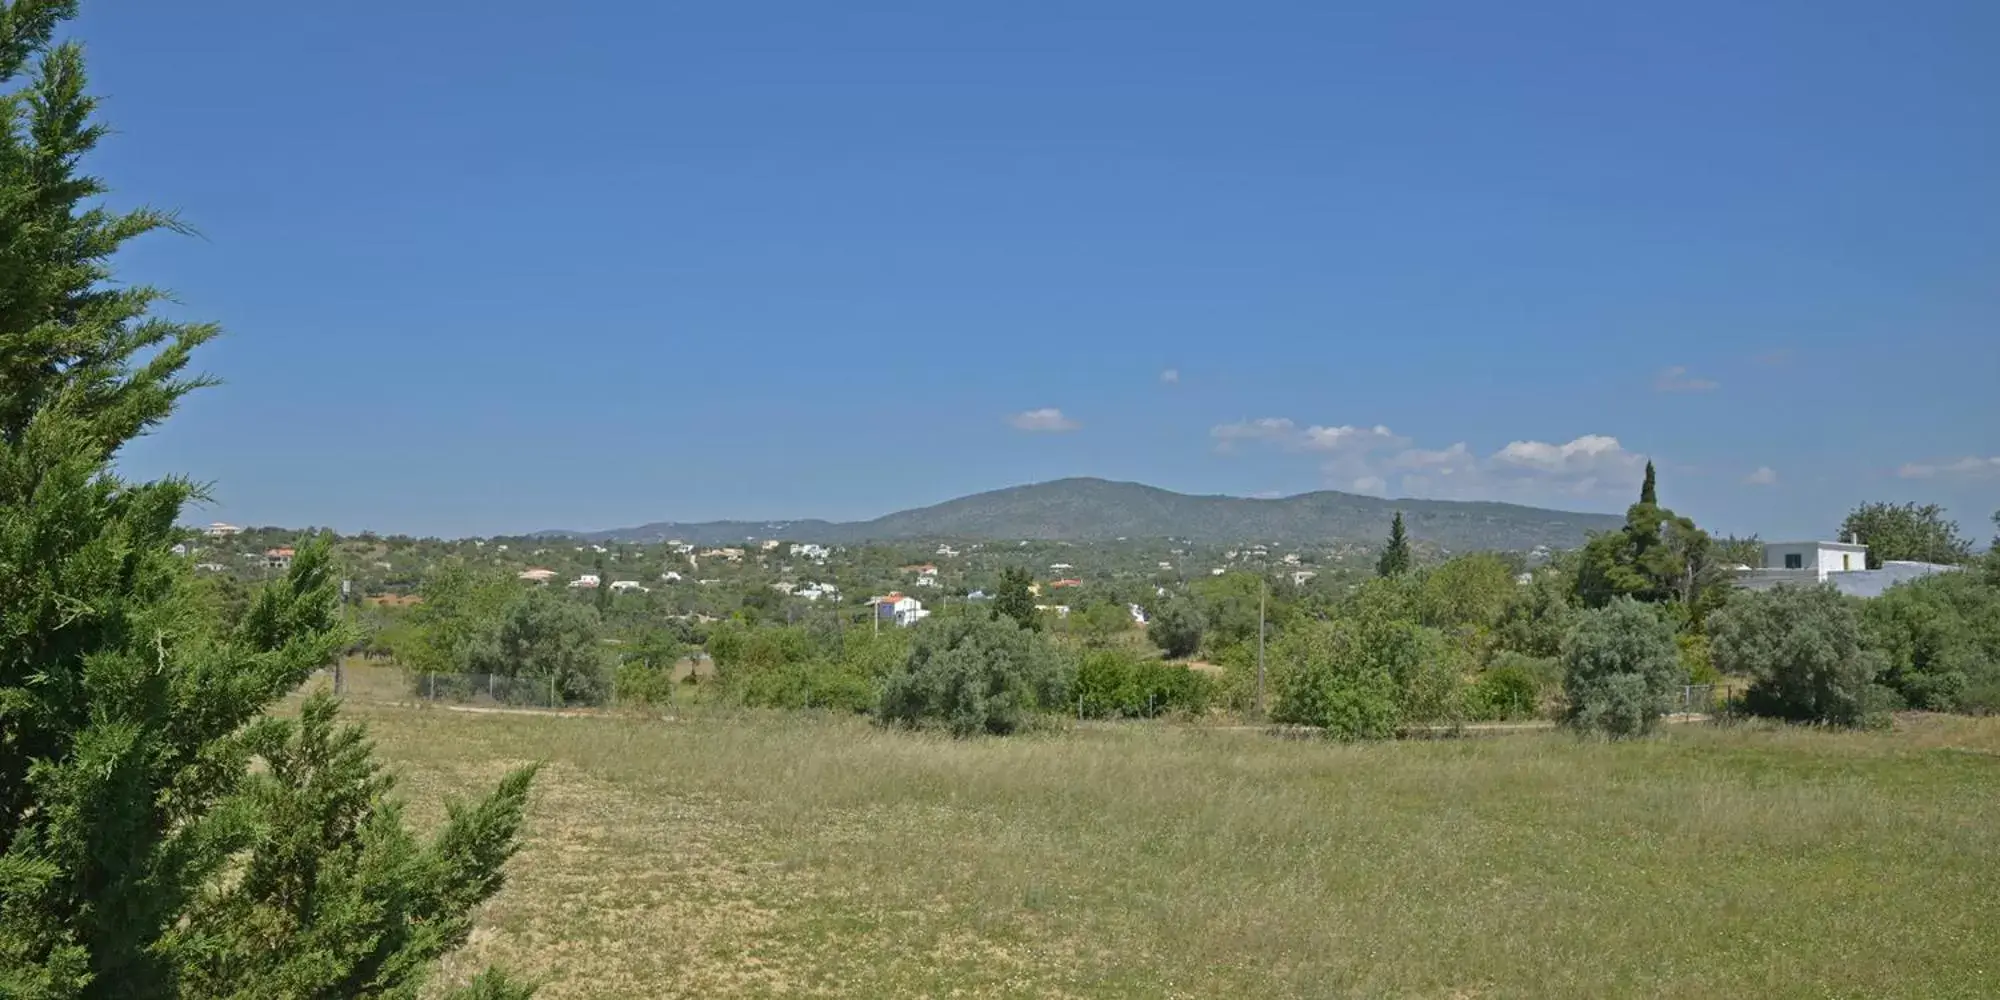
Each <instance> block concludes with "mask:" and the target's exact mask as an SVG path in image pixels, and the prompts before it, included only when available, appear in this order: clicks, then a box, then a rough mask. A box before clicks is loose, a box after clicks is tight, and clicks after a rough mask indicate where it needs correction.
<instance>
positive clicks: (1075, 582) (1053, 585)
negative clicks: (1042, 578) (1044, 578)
mask: <svg viewBox="0 0 2000 1000" xmlns="http://www.w3.org/2000/svg"><path fill="white" fill-rule="evenodd" d="M1081 586H1083V581H1082V580H1079V579H1077V578H1076V577H1073V576H1070V577H1064V578H1063V579H1060V580H1050V581H1049V589H1050V590H1056V589H1059V588H1062V587H1081Z"/></svg>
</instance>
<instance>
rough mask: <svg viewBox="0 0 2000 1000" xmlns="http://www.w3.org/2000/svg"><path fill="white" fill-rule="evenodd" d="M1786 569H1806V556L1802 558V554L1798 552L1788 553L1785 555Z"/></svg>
mask: <svg viewBox="0 0 2000 1000" xmlns="http://www.w3.org/2000/svg"><path fill="white" fill-rule="evenodd" d="M1785 568H1786V569H1805V568H1806V557H1805V556H1802V555H1800V554H1798V553H1797V552H1787V553H1785Z"/></svg>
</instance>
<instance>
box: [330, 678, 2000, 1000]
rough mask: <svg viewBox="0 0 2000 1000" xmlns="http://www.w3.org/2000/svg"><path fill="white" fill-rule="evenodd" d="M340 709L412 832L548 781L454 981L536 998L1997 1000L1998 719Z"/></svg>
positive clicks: (452, 968) (453, 971)
mask: <svg viewBox="0 0 2000 1000" xmlns="http://www.w3.org/2000/svg"><path fill="white" fill-rule="evenodd" d="M351 711H352V712H353V713H354V714H356V715H358V716H359V717H362V718H365V719H367V720H368V721H369V722H370V724H371V725H372V727H373V729H374V732H375V733H376V735H377V738H378V739H379V741H380V744H381V748H382V750H383V752H384V754H385V756H386V757H387V758H388V759H389V760H390V761H392V763H393V765H394V766H395V768H396V769H397V771H398V773H399V774H401V775H402V776H403V779H404V783H403V785H402V790H403V793H404V794H405V795H406V796H407V797H408V798H409V799H410V801H411V804H412V809H413V811H414V813H415V815H416V816H417V817H418V818H419V819H422V820H426V821H427V820H429V819H430V818H433V817H435V816H437V815H438V814H439V813H440V805H439V799H440V793H455V792H462V791H469V790H472V789H475V788H479V787H482V786H485V785H487V784H489V783H490V782H491V781H492V780H493V779H495V778H496V777H497V776H498V775H499V774H500V773H501V772H502V771H503V770H505V769H506V768H508V767H509V766H511V765H513V764H516V763H518V762H521V761H524V760H543V761H546V762H547V765H548V766H547V768H546V770H544V772H543V777H542V779H541V781H540V784H539V788H538V792H537V794H536V797H535V800H534V803H533V807H532V810H531V813H530V818H529V824H528V834H527V841H528V842H527V846H526V849H525V850H524V851H523V852H522V854H521V855H520V856H519V857H517V858H516V859H515V861H514V862H513V863H512V865H511V867H510V869H509V870H510V873H511V880H510V882H509V884H508V886H507V888H506V889H505V890H504V891H503V892H502V893H501V895H500V896H499V897H498V898H497V899H496V900H495V901H494V902H493V903H492V904H491V905H490V906H489V907H488V908H487V910H486V911H485V913H484V914H483V915H482V917H481V921H480V928H479V929H478V930H477V931H476V932H475V933H474V936H473V939H472V944H471V945H470V946H469V947H468V948H467V949H466V951H465V952H464V953H462V954H461V955H460V956H458V957H457V958H455V959H454V960H453V961H452V962H451V963H450V964H449V965H448V967H447V971H448V973H449V975H451V976H454V977H462V976H463V975H465V974H467V972H468V971H469V970H470V969H472V968H473V967H475V966H476V965H480V964H484V963H486V962H488V961H500V962H503V963H505V964H507V965H509V966H511V967H513V968H514V969H516V970H518V971H522V972H526V973H529V974H531V975H534V976H538V977H541V978H543V980H544V981H545V982H546V984H547V985H546V986H545V987H544V994H543V995H545V996H549V997H606V996H629V997H656V996H855V997H876V996H942V995H958V996H1015V997H1050V996H1075V997H1096V996H1130V997H1155V996H1227V997H1249V996H1257V997H1274V996H1276V997H1285V996H1297V997H1307V996H1313V997H1317V996H1365V997H1453V998H1469V997H1606V996H1644V997H1721V996H1732V997H1734V996H1759V997H1838V996H1855V997H1864V996H1865V997H1883V996H1902V997H1991V996H1996V995H2000V720H1994V719H1988V720H1971V719H1956V718H1942V717H1927V718H1912V719H1906V720H1904V721H1903V722H1902V723H1901V724H1900V725H1899V727H1898V729H1897V731H1895V732H1893V733H1821V732H1810V731H1802V730H1779V729H1770V728H1722V727H1712V726H1682V727H1675V728H1674V730H1673V731H1672V732H1670V733H1669V734H1667V735H1665V736H1662V737H1658V738H1654V739H1650V740H1646V741H1642V742H1636V743H1631V744H1625V745H1610V744H1604V743H1596V742H1583V741H1579V740H1577V739H1574V738H1572V737H1569V736H1567V735H1562V734H1530V735H1520V736H1507V737H1491V738H1482V739H1462V740H1444V741H1435V742H1400V743H1384V744H1374V745H1361V746H1340V745H1332V744H1327V743H1321V742H1316V741H1301V740H1283V739H1277V738H1273V737H1270V736H1266V735H1263V734H1260V733H1255V732H1243V731H1218V730H1204V729H1199V728H1192V727H1175V726H1165V725H1134V726H1129V727H1122V728H1121V727H1105V728H1097V729H1086V730H1081V731H1077V732H1073V733H1063V734H1050V735H1043V736H1033V737H1024V738H1014V739H1006V740H982V741H973V742H963V743H955V742H952V741H949V740H944V739H937V738H929V737H919V736H912V735H907V734H900V733H892V732H884V731H880V730H877V729H874V728H871V727H870V726H869V725H867V724H865V723H863V722H859V721H853V720H846V719H813V718H807V717H802V716H781V715H748V716H737V717H729V716H716V717H710V718H700V719H694V720H689V721H679V722H663V721H649V720H639V719H612V718H554V717H546V716H532V715H509V714H486V715H476V714H470V713H463V712H455V711H450V710H445V709H439V708H430V709H418V708H395V707H387V706H379V705H378V706H369V705H355V706H354V707H353V708H352V709H351Z"/></svg>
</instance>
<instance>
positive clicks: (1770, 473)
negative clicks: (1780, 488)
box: [1743, 465, 1778, 486]
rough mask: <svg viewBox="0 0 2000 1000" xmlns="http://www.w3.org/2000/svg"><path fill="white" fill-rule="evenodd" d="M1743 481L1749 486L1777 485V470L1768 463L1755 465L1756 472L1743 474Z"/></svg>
mask: <svg viewBox="0 0 2000 1000" xmlns="http://www.w3.org/2000/svg"><path fill="white" fill-rule="evenodd" d="M1743 482H1744V483H1745V484H1746V485H1749V486H1776V485H1778V470H1776V469H1773V468H1771V467H1770V466H1768V465H1760V466H1758V467H1757V471H1756V472H1753V473H1751V474H1749V475H1747V476H1744V477H1743Z"/></svg>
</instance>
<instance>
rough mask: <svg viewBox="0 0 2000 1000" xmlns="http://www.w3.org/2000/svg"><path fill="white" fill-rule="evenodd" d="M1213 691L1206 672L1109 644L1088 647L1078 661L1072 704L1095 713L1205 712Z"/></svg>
mask: <svg viewBox="0 0 2000 1000" xmlns="http://www.w3.org/2000/svg"><path fill="white" fill-rule="evenodd" d="M1213 694H1214V684H1213V682H1211V681H1210V680H1209V678H1208V677H1207V675H1205V674H1202V673H1199V672H1197V671H1193V670H1189V669H1188V668H1186V667H1184V666H1181V665H1179V664H1176V663H1167V662H1165V661H1162V660H1152V659H1144V658H1141V657H1138V656H1135V655H1133V654H1131V653H1129V652H1125V651H1123V650H1110V649H1106V650H1094V651H1092V652H1089V653H1085V654H1084V656H1083V658H1082V660H1081V661H1079V662H1078V664H1077V668H1076V683H1075V686H1074V687H1073V688H1072V690H1071V692H1070V699H1069V704H1070V705H1074V706H1075V707H1076V709H1077V711H1078V712H1079V713H1080V714H1081V715H1083V716H1084V717H1086V718H1092V719H1112V718H1128V719H1144V718H1153V717H1155V716H1158V715H1163V714H1166V713H1168V712H1184V713H1186V714H1189V715H1203V714H1206V713H1207V712H1208V704H1209V701H1210V699H1211V698H1212V697H1213ZM1066 707H1067V706H1066Z"/></svg>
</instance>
